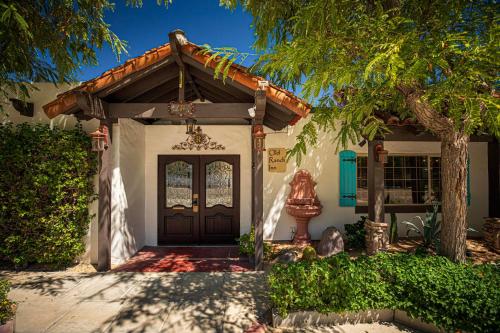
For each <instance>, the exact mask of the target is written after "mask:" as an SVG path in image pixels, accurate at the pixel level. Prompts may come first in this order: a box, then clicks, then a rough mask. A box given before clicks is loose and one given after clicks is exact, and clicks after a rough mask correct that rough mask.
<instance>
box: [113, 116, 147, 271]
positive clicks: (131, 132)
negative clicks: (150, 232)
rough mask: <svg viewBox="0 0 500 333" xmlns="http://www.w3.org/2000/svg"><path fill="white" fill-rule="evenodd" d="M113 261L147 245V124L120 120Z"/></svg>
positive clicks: (115, 166) (116, 141) (116, 127)
mask: <svg viewBox="0 0 500 333" xmlns="http://www.w3.org/2000/svg"><path fill="white" fill-rule="evenodd" d="M113 138H114V140H113V146H112V147H113V172H112V188H111V198H112V199H111V263H112V264H113V265H116V264H120V263H122V262H123V261H124V260H125V259H127V258H129V257H130V256H132V255H133V254H134V253H136V252H137V250H139V249H141V248H142V247H143V246H144V245H145V226H144V225H145V224H144V216H145V211H144V208H145V207H144V205H145V200H144V197H145V192H144V190H145V169H144V165H145V164H144V160H145V126H144V125H142V124H140V123H138V122H136V121H133V120H130V119H120V120H119V123H118V124H115V125H114V126H113Z"/></svg>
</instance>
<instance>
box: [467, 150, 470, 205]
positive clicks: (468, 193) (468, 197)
mask: <svg viewBox="0 0 500 333" xmlns="http://www.w3.org/2000/svg"><path fill="white" fill-rule="evenodd" d="M467 206H470V159H469V157H467Z"/></svg>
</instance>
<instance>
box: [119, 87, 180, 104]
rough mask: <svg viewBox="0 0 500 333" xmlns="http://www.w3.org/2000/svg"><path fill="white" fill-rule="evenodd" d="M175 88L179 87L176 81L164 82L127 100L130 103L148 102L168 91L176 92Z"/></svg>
mask: <svg viewBox="0 0 500 333" xmlns="http://www.w3.org/2000/svg"><path fill="white" fill-rule="evenodd" d="M177 89H179V85H178V84H177V82H166V83H164V84H162V85H160V86H158V87H156V88H154V89H151V90H149V91H147V92H145V93H144V94H142V95H140V96H137V97H136V98H134V99H132V100H130V101H128V102H130V103H149V102H151V101H153V100H155V99H157V98H158V97H160V96H162V95H164V94H166V93H169V92H172V91H176V92H177Z"/></svg>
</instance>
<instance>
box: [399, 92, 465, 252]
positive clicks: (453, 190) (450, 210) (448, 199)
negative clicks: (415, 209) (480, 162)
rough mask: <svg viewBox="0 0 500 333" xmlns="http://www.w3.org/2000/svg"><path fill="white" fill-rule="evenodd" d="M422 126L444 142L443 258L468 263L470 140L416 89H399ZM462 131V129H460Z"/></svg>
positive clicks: (442, 152)
mask: <svg viewBox="0 0 500 333" xmlns="http://www.w3.org/2000/svg"><path fill="white" fill-rule="evenodd" d="M397 89H398V90H399V91H400V92H401V93H402V94H403V96H404V97H405V100H406V104H407V105H408V107H409V109H410V110H412V111H413V113H414V114H415V116H416V117H417V120H418V122H419V123H420V124H421V125H423V126H424V127H425V128H427V129H428V130H430V131H431V132H433V133H434V134H436V135H437V136H439V138H440V139H441V213H442V214H441V215H442V221H441V245H440V246H441V248H440V252H441V254H442V255H444V256H446V257H448V258H449V259H451V260H453V261H458V262H464V261H465V251H466V249H467V243H466V238H467V149H468V144H469V136H468V135H466V134H464V133H463V132H462V130H460V128H461V127H463V126H455V124H454V123H453V121H452V120H451V119H450V118H447V117H446V116H445V115H443V114H441V113H439V112H437V111H436V110H434V109H433V108H432V107H431V105H429V104H428V103H427V102H426V101H425V100H424V99H422V92H420V91H418V89H416V88H414V87H405V86H398V87H397ZM457 127H458V128H457Z"/></svg>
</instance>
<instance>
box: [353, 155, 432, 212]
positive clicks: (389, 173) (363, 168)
mask: <svg viewBox="0 0 500 333" xmlns="http://www.w3.org/2000/svg"><path fill="white" fill-rule="evenodd" d="M384 177H385V186H384V188H385V204H387V205H430V204H432V202H434V201H440V200H441V158H440V157H438V156H425V155H419V156H406V155H391V156H389V157H388V160H387V163H386V164H385V166H384ZM356 184H357V185H356V186H357V196H356V198H357V200H356V204H357V205H358V206H366V205H367V204H368V158H367V157H366V156H358V157H357V175H356Z"/></svg>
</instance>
